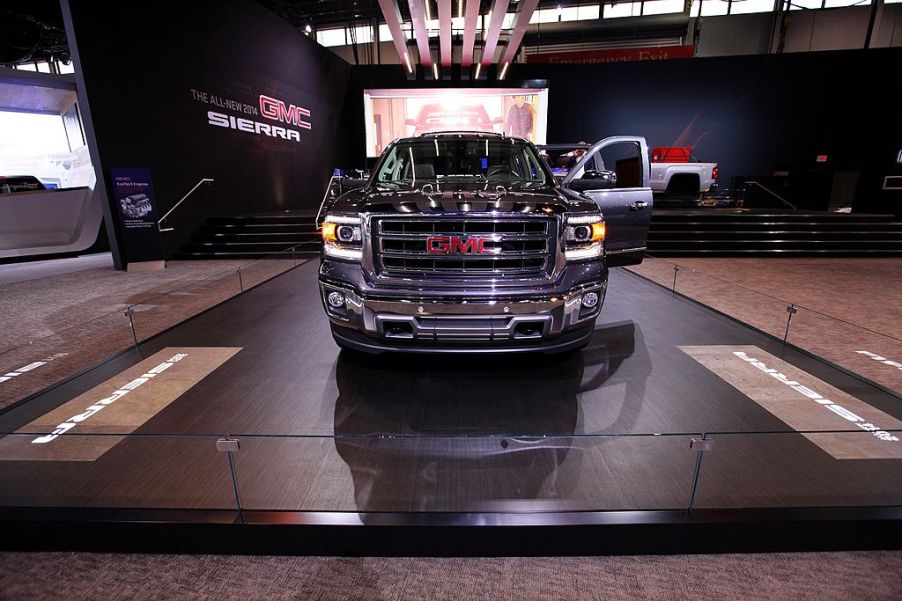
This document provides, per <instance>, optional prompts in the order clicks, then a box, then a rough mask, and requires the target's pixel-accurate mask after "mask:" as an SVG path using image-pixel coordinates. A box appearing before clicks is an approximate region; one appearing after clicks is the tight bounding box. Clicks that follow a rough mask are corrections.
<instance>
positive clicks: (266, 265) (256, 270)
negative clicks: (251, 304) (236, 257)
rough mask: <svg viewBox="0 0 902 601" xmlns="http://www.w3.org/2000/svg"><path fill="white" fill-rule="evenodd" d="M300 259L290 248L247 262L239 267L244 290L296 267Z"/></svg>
mask: <svg viewBox="0 0 902 601" xmlns="http://www.w3.org/2000/svg"><path fill="white" fill-rule="evenodd" d="M299 260H300V257H299V255H298V253H297V252H296V251H295V250H294V249H291V248H289V249H285V250H283V251H281V252H278V253H273V254H271V255H267V256H265V257H261V258H259V259H256V260H254V261H251V262H249V263H245V264H244V265H242V266H241V267H239V268H238V271H239V272H240V274H241V285H242V287H243V289H244V290H248V289H250V288H253V287H254V286H257V285H259V284H262V283H263V282H266V281H268V280H271V279H272V278H274V277H276V276H277V275H281V274H283V273H285V272H286V271H288V270H289V269H291V268H293V267H295V266H296V265H297V264H298V262H299Z"/></svg>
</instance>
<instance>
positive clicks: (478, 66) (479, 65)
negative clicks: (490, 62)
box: [473, 63, 482, 79]
mask: <svg viewBox="0 0 902 601" xmlns="http://www.w3.org/2000/svg"><path fill="white" fill-rule="evenodd" d="M480 71H482V63H476V77H474V78H473V79H479V72H480Z"/></svg>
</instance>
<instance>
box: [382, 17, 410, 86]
mask: <svg viewBox="0 0 902 601" xmlns="http://www.w3.org/2000/svg"><path fill="white" fill-rule="evenodd" d="M379 8H381V9H382V17H383V18H384V19H385V24H386V25H388V30H389V31H390V32H391V39H392V42H394V44H395V50H397V51H398V57H399V58H400V59H401V64H402V65H404V67H405V68H406V69H407V71H408V72H409V73H413V62H412V61H411V60H410V53H409V52H408V51H407V38H406V37H405V36H404V31H403V30H402V29H401V9H400V8H398V0H379Z"/></svg>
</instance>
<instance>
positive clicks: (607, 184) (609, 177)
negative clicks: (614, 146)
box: [570, 169, 617, 192]
mask: <svg viewBox="0 0 902 601" xmlns="http://www.w3.org/2000/svg"><path fill="white" fill-rule="evenodd" d="M616 187H617V174H616V173H615V172H613V171H595V170H594V169H590V170H587V171H586V172H585V173H583V175H582V177H580V178H579V179H575V180H573V181H571V182H570V188H572V189H573V190H576V191H577V192H585V191H586V190H610V189H612V188H616Z"/></svg>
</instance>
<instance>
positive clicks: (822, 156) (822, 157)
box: [815, 154, 827, 163]
mask: <svg viewBox="0 0 902 601" xmlns="http://www.w3.org/2000/svg"><path fill="white" fill-rule="evenodd" d="M815 160H816V161H817V162H818V163H826V162H827V155H825V154H819V155H817V159H815Z"/></svg>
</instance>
